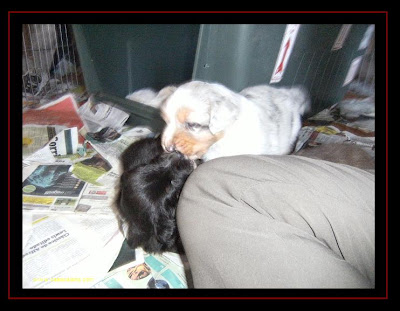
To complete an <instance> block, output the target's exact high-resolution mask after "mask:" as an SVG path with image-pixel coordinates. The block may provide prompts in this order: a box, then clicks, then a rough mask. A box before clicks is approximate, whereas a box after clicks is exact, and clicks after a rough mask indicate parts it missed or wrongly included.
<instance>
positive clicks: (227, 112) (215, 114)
mask: <svg viewBox="0 0 400 311" xmlns="http://www.w3.org/2000/svg"><path fill="white" fill-rule="evenodd" d="M238 114H239V107H238V105H237V103H236V102H235V99H230V98H229V99H228V98H224V99H223V100H221V101H217V102H214V103H212V104H211V110H210V124H209V129H210V132H211V133H212V134H214V135H215V134H216V133H218V132H220V131H222V130H224V129H225V128H226V127H227V126H228V125H230V124H232V123H233V122H234V121H235V120H236V119H237V116H238Z"/></svg>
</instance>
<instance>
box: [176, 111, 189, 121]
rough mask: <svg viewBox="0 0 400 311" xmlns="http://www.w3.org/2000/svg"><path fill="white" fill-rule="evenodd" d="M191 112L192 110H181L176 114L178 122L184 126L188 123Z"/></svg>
mask: <svg viewBox="0 0 400 311" xmlns="http://www.w3.org/2000/svg"><path fill="white" fill-rule="evenodd" d="M191 112H192V110H191V109H189V108H180V109H179V110H178V111H177V113H176V118H177V120H178V122H179V123H181V124H184V123H185V122H186V121H187V119H188V116H189V114H190V113H191Z"/></svg>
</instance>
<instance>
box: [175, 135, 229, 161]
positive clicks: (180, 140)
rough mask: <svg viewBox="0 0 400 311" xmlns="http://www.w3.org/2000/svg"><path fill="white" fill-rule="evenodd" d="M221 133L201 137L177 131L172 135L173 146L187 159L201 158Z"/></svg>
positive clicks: (220, 136) (219, 137)
mask: <svg viewBox="0 0 400 311" xmlns="http://www.w3.org/2000/svg"><path fill="white" fill-rule="evenodd" d="M222 136H223V133H222V132H221V133H218V135H212V134H211V133H210V134H209V135H203V136H202V137H201V138H196V137H194V136H193V135H191V134H190V133H188V132H185V131H178V132H177V133H176V134H175V135H174V137H173V140H172V141H173V144H174V145H175V148H176V149H177V150H178V151H179V152H181V153H183V154H184V155H186V156H187V157H189V159H197V158H201V157H202V156H203V155H204V154H205V153H206V152H207V151H208V149H209V148H210V146H211V145H212V144H214V143H215V142H217V141H218V140H219V139H221V138H222Z"/></svg>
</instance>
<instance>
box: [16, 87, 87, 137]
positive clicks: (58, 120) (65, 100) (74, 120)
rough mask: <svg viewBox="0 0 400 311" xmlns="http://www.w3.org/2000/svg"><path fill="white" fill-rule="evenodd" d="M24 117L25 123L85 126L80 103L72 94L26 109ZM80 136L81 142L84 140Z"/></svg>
mask: <svg viewBox="0 0 400 311" xmlns="http://www.w3.org/2000/svg"><path fill="white" fill-rule="evenodd" d="M22 119H23V124H36V125H46V126H47V125H57V126H65V127H67V128H73V127H76V128H77V129H78V130H80V129H81V128H82V127H83V126H84V123H83V120H82V119H81V116H80V115H79V112H78V105H77V103H76V101H75V99H74V96H73V95H72V94H67V95H65V96H63V97H61V98H59V99H57V100H56V101H53V102H50V103H48V104H46V105H43V106H41V107H39V108H37V109H31V110H27V111H24V113H23V114H22ZM78 138H79V143H82V142H83V141H84V139H83V137H81V136H79V137H78Z"/></svg>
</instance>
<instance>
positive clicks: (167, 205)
mask: <svg viewBox="0 0 400 311" xmlns="http://www.w3.org/2000/svg"><path fill="white" fill-rule="evenodd" d="M121 160H122V166H123V170H124V171H123V174H122V176H121V178H120V189H119V194H118V197H117V202H116V208H117V215H118V219H119V224H120V228H121V230H122V231H125V232H126V240H127V242H128V245H129V246H130V247H131V248H137V247H142V248H143V250H144V251H146V252H148V253H162V252H166V251H173V252H182V246H181V244H180V238H179V233H178V229H177V226H176V218H175V212H176V206H177V204H178V199H179V195H180V192H181V190H182V188H183V185H184V183H185V181H186V179H187V178H188V176H189V175H190V173H191V172H192V171H193V169H194V166H193V163H192V161H190V160H187V159H185V158H184V156H183V155H182V154H180V153H176V152H174V153H164V151H163V149H162V147H161V142H160V138H145V139H142V140H140V141H137V142H135V143H133V144H132V145H131V146H129V147H128V148H127V150H126V151H125V152H124V153H123V154H122V157H121ZM123 226H125V227H126V228H127V230H123V229H122V227H123Z"/></svg>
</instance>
